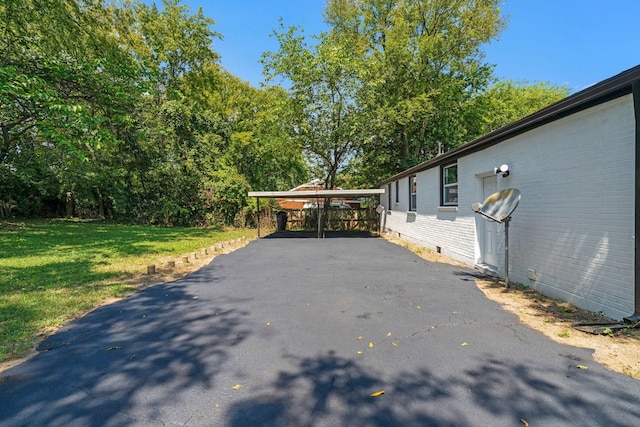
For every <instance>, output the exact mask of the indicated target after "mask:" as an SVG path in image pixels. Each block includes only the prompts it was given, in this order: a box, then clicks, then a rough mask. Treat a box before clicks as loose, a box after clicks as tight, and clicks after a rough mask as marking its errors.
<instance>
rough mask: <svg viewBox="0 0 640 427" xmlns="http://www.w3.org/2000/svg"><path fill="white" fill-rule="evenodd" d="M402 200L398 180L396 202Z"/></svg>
mask: <svg viewBox="0 0 640 427" xmlns="http://www.w3.org/2000/svg"><path fill="white" fill-rule="evenodd" d="M399 202H400V181H396V203H399Z"/></svg>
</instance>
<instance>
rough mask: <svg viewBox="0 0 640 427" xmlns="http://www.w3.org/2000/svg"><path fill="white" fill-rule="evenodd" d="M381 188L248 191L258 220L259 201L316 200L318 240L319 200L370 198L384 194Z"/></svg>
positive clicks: (320, 231) (319, 232)
mask: <svg viewBox="0 0 640 427" xmlns="http://www.w3.org/2000/svg"><path fill="white" fill-rule="evenodd" d="M384 193H385V190H384V189H382V188H370V189H359V190H304V191H249V197H255V198H256V202H257V207H258V218H259V217H260V199H261V198H265V199H287V198H295V197H300V198H302V197H304V198H309V199H315V200H316V206H317V209H318V224H317V230H318V238H320V237H321V233H322V230H321V229H320V203H317V202H318V201H319V200H321V199H322V200H328V199H332V198H336V197H372V196H378V195H380V194H384ZM258 237H260V221H258Z"/></svg>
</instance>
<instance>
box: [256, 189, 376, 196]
mask: <svg viewBox="0 0 640 427" xmlns="http://www.w3.org/2000/svg"><path fill="white" fill-rule="evenodd" d="M384 193H385V190H384V188H373V189H363V190H304V191H249V197H265V198H277V199H287V198H291V197H317V198H324V197H346V196H351V197H365V196H377V195H379V194H384Z"/></svg>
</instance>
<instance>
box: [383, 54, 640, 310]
mask: <svg viewBox="0 0 640 427" xmlns="http://www.w3.org/2000/svg"><path fill="white" fill-rule="evenodd" d="M639 144H640V66H638V67H635V68H632V69H630V70H628V71H625V72H623V73H621V74H619V75H617V76H615V77H612V78H610V79H608V80H605V81H603V82H601V83H599V84H597V85H594V86H592V87H590V88H588V89H585V90H583V91H581V92H578V93H576V94H574V95H572V96H569V97H568V98H566V99H564V100H562V101H560V102H558V103H556V104H553V105H551V106H549V107H547V108H545V109H543V110H540V111H539V112H537V113H534V114H532V115H530V116H528V117H526V118H524V119H522V120H519V121H517V122H514V123H512V124H511V125H509V126H506V127H504V128H502V129H499V130H497V131H495V132H492V133H490V134H487V135H485V136H482V137H480V138H478V139H476V140H474V141H471V142H469V143H467V144H465V145H463V146H461V147H459V148H457V149H455V150H452V151H450V152H447V153H445V154H443V155H440V156H438V157H436V158H434V159H431V160H429V161H427V162H424V163H422V164H419V165H417V166H415V167H413V168H410V169H408V170H406V171H403V172H402V173H400V174H397V175H395V176H393V177H390V178H388V179H386V180H385V181H383V182H382V183H381V188H383V189H385V190H386V194H385V195H384V196H382V198H381V203H382V205H383V206H385V208H386V213H385V215H383V216H382V222H383V224H382V226H383V227H384V229H385V230H386V231H387V232H389V233H393V234H395V235H399V236H400V237H401V238H403V239H405V240H407V241H411V242H414V243H417V244H420V245H422V246H425V247H427V248H430V249H432V250H434V251H439V252H441V253H442V254H443V255H445V256H448V257H451V258H453V259H455V260H458V261H461V262H463V263H465V264H468V265H469V266H475V267H478V268H480V269H483V270H484V271H488V272H490V273H493V274H495V275H498V276H501V277H503V275H504V226H503V225H502V224H496V223H492V222H489V221H487V220H483V219H482V218H481V217H480V216H479V215H477V214H475V213H474V212H473V211H472V210H471V205H472V204H473V203H475V202H482V201H483V200H484V198H485V197H486V196H488V195H489V194H492V193H494V192H496V191H498V190H501V189H505V188H517V189H519V190H520V192H521V193H522V200H521V202H520V205H519V206H518V208H517V209H516V211H515V212H514V213H513V215H512V221H511V223H510V229H509V243H510V244H509V279H510V281H511V282H520V283H523V284H525V285H527V286H532V287H534V288H536V289H538V290H540V291H542V292H544V293H545V294H546V295H549V296H552V297H557V298H562V299H564V300H566V301H569V302H571V303H573V304H575V305H577V306H579V307H582V308H585V309H588V310H591V311H595V312H598V311H602V312H604V313H605V314H607V315H608V316H611V317H613V318H616V319H622V318H634V319H635V318H637V317H638V315H639V313H640V274H639V273H638V269H637V267H636V265H638V266H640V250H639V246H638V244H637V242H636V240H635V235H636V234H637V233H638V232H640V207H639V206H640V197H639V196H640V192H639V190H640V161H639V160H638V152H639V151H640V150H638V146H639ZM502 164H507V165H508V166H509V171H510V174H509V175H508V176H507V177H503V176H502V174H496V173H494V168H495V167H497V166H500V165H502Z"/></svg>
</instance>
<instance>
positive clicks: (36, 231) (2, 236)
mask: <svg viewBox="0 0 640 427" xmlns="http://www.w3.org/2000/svg"><path fill="white" fill-rule="evenodd" d="M241 236H248V237H253V236H255V232H254V231H253V230H229V231H219V230H210V229H196V228H161V227H147V226H133V225H122V224H109V223H102V222H74V221H62V220H52V221H24V222H0V362H2V361H6V360H8V359H12V358H16V357H20V356H21V355H23V354H25V353H26V352H27V351H28V350H29V349H31V348H32V346H33V343H34V342H35V341H36V340H37V339H38V337H40V336H42V335H43V334H46V333H48V332H51V331H53V330H54V329H55V328H57V327H59V326H61V325H62V324H64V323H65V322H67V321H69V320H70V319H73V318H74V317H77V316H78V315H79V314H81V313H83V312H86V311H87V310H89V309H91V308H94V307H97V306H99V305H100V304H101V303H103V302H104V301H106V300H108V299H109V298H113V297H119V296H122V295H124V294H126V293H127V292H130V291H131V290H132V288H131V287H130V286H128V285H126V284H125V283H124V278H125V277H126V276H127V275H129V276H130V275H132V274H139V273H143V272H146V266H147V265H148V264H154V263H157V262H158V260H159V258H161V257H167V256H170V257H171V256H173V257H179V256H180V255H182V254H185V253H188V252H194V251H197V250H199V249H202V248H207V247H210V246H212V245H213V244H214V243H216V242H222V241H225V240H230V239H236V238H238V237H241Z"/></svg>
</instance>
